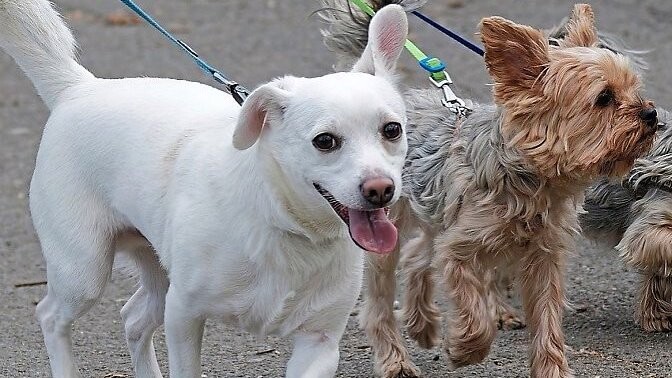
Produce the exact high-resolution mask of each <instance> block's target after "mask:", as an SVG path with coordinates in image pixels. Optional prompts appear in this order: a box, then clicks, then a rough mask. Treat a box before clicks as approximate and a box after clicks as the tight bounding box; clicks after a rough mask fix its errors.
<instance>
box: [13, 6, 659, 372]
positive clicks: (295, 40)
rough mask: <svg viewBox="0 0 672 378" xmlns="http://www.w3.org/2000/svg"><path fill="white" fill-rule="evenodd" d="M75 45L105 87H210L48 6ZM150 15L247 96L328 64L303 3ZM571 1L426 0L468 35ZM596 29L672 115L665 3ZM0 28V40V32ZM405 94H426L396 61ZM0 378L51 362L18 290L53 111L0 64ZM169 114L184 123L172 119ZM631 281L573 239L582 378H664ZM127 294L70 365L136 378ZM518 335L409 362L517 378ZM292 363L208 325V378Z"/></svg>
mask: <svg viewBox="0 0 672 378" xmlns="http://www.w3.org/2000/svg"><path fill="white" fill-rule="evenodd" d="M56 2H57V4H58V5H59V6H60V7H61V10H62V11H63V12H64V13H65V15H66V19H67V20H68V22H69V24H70V25H71V27H72V28H73V29H74V31H75V34H76V37H77V39H78V41H79V43H80V46H81V51H82V52H81V61H82V63H83V64H84V65H85V66H86V67H87V68H89V69H90V70H91V71H92V72H94V73H95V74H96V75H97V76H100V77H132V76H160V77H171V78H184V79H190V80H196V81H202V82H205V83H210V81H209V80H208V79H207V78H206V77H204V76H203V75H202V74H200V72H199V71H198V70H197V69H196V68H195V66H193V65H192V64H191V63H190V62H189V60H188V59H187V58H185V57H184V56H183V55H182V54H181V53H180V52H178V51H177V50H176V49H175V48H173V47H172V46H170V45H169V44H168V43H167V42H166V41H165V40H163V39H162V38H161V37H160V36H159V35H158V34H157V33H156V32H155V31H153V30H150V29H149V28H147V27H146V26H144V25H135V26H133V25H126V26H119V25H111V24H110V22H109V21H106V16H107V15H109V14H110V12H114V11H116V10H118V9H120V8H121V6H120V5H119V3H117V2H116V1H113V0H108V1H104V2H103V1H95V2H94V1H86V0H57V1H56ZM144 3H146V4H147V8H148V10H150V11H151V12H153V13H154V14H155V15H156V16H157V17H158V18H159V19H160V20H162V21H163V22H164V23H165V24H166V25H167V26H168V28H169V29H171V30H173V31H175V32H176V33H177V34H178V35H179V36H180V37H182V38H183V39H185V40H186V41H188V42H189V43H190V44H191V45H192V46H193V47H194V48H195V49H196V50H198V51H199V52H200V53H201V55H202V56H204V57H206V58H207V59H208V60H209V61H211V62H212V63H215V64H216V65H217V66H219V67H222V68H223V69H224V70H225V71H226V72H227V73H229V74H230V75H231V76H232V77H234V78H236V79H237V80H239V81H240V82H242V83H244V84H246V85H248V86H249V87H254V86H255V85H257V84H259V83H261V82H264V81H267V80H270V79H272V78H273V77H276V76H280V75H285V74H293V75H301V76H316V75H320V74H324V73H327V72H329V71H330V69H331V65H332V63H333V59H332V56H331V55H330V54H328V53H327V51H326V50H325V49H324V48H323V46H322V44H321V41H320V38H319V33H318V27H319V25H318V24H317V22H316V20H315V19H314V18H311V17H309V14H310V13H311V12H312V11H313V10H315V9H317V8H319V5H318V3H317V2H315V1H309V0H283V1H280V0H251V1H243V0H228V1H224V0H220V1H216V0H188V1H187V0H183V1H180V0H163V1H160V2H150V1H144ZM571 4H572V3H571V2H569V1H560V0H549V1H543V2H542V1H513V0H507V1H495V0H472V1H467V0H441V1H436V0H434V1H433V2H432V4H430V5H429V6H427V7H426V8H425V12H426V13H427V14H430V15H432V16H433V17H435V18H436V19H438V20H439V21H440V22H442V23H444V24H447V25H450V26H451V27H453V28H455V29H457V30H458V31H459V32H461V33H463V34H465V35H470V36H471V35H473V34H474V33H475V31H476V25H477V24H478V21H479V19H480V18H481V17H484V16H488V15H501V16H504V17H507V18H510V19H513V20H516V21H518V22H522V23H527V24H530V25H535V26H538V27H548V26H551V25H553V24H554V23H556V22H558V20H560V19H561V18H562V17H564V16H565V15H567V14H568V12H569V10H570V8H571ZM592 4H593V6H594V8H595V11H596V13H597V19H598V26H599V27H600V28H601V29H602V30H607V31H611V32H615V33H617V34H619V35H621V36H622V37H623V38H624V39H625V40H626V41H627V42H628V43H629V44H630V45H631V46H632V47H634V48H637V49H642V50H651V52H650V53H649V55H648V61H649V63H650V70H649V73H648V75H647V80H646V84H647V90H648V92H649V94H650V96H651V97H652V98H654V99H655V100H656V101H657V103H659V104H662V105H664V106H665V107H666V108H667V109H669V108H670V105H672V91H670V90H669V89H668V85H670V84H672V80H671V79H672V77H671V71H670V70H669V62H671V61H672V48H671V46H672V45H671V44H670V42H669V41H670V40H671V39H672V38H671V37H672V26H670V25H671V23H670V20H672V2H670V1H666V0H638V1H633V0H612V1H606V0H600V1H594V2H593V3H592ZM411 21H412V22H411V29H412V38H413V39H414V40H415V41H416V42H417V43H418V44H419V45H420V46H421V47H423V49H425V50H427V51H428V52H430V53H431V54H433V55H437V56H440V57H442V58H443V59H444V60H446V61H447V63H448V67H449V70H450V72H451V74H452V76H453V79H454V80H455V81H456V83H457V88H458V89H457V91H458V93H459V94H461V95H463V96H465V97H467V96H469V97H473V98H475V99H478V100H483V101H485V100H487V99H488V96H489V88H488V86H487V84H488V83H489V79H488V76H487V75H486V73H485V70H484V66H483V63H482V60H481V58H479V57H478V56H476V55H474V54H471V53H470V52H468V51H467V50H465V49H463V48H460V47H458V46H457V45H456V44H455V43H453V42H451V41H449V40H448V39H446V38H445V37H443V36H441V35H440V34H438V33H436V32H434V31H433V30H430V29H429V28H428V27H427V26H425V25H423V24H420V23H419V22H418V20H415V19H412V20H411ZM0 27H2V26H1V25H0ZM403 60H404V65H405V67H406V69H405V72H406V73H408V75H407V82H408V83H409V84H410V85H412V86H422V87H425V86H427V85H428V84H427V82H426V81H425V80H426V79H425V78H424V77H423V75H422V74H421V73H420V72H419V71H418V70H417V69H416V68H415V67H414V65H413V63H412V61H411V59H410V58H409V57H407V56H404V58H403ZM0 93H1V95H0V305H1V306H2V307H1V309H0V376H2V377H45V376H49V372H48V371H49V370H48V369H49V367H48V361H47V354H46V351H45V349H44V346H43V343H42V336H41V333H40V330H39V326H38V324H37V322H36V321H35V320H34V317H33V312H34V308H35V304H36V303H37V301H39V299H40V298H41V297H42V296H43V294H44V292H45V287H44V286H41V285H37V286H32V287H18V288H17V287H15V285H17V284H23V283H31V282H39V281H42V280H44V279H45V269H44V263H43V261H42V256H41V253H40V249H39V245H38V243H37V241H36V238H35V235H34V232H33V229H32V226H31V222H30V219H29V216H28V209H27V208H28V206H27V199H26V193H27V187H28V182H29V181H30V176H31V173H32V169H33V162H34V158H35V154H36V149H37V146H38V144H39V138H40V135H41V130H42V126H43V124H44V122H45V120H46V119H47V116H48V112H47V109H46V107H45V106H44V105H43V104H42V103H41V101H40V100H39V98H38V97H37V95H36V94H35V92H34V90H33V88H32V86H31V84H30V82H29V81H28V80H27V79H26V78H25V77H24V76H23V74H22V73H21V72H20V71H19V69H17V68H16V66H15V64H14V63H13V62H12V61H11V59H10V58H9V57H8V56H6V55H4V54H2V53H0ZM175 111H179V109H176V110H175ZM637 279H638V278H637V276H636V274H634V273H633V272H630V271H628V270H627V269H625V268H624V267H623V265H622V264H621V263H620V261H619V260H618V258H617V256H616V254H615V252H613V251H612V250H610V249H608V248H602V247H597V246H594V245H590V244H589V243H587V242H586V241H584V240H579V242H578V248H577V254H576V255H575V256H574V257H573V258H572V260H571V264H570V266H569V269H568V280H567V282H568V287H567V290H568V296H569V299H570V301H571V302H572V303H573V304H574V308H575V309H574V310H568V311H567V313H566V317H565V322H564V326H565V330H566V335H567V344H568V345H569V347H570V348H571V349H570V352H569V361H570V365H571V366H572V368H574V370H575V371H576V373H577V375H578V376H580V377H672V336H671V335H670V334H669V333H668V334H645V333H643V332H642V331H641V330H640V329H638V327H637V326H636V325H635V323H634V321H633V319H632V313H633V309H634V306H635V287H636V282H637ZM133 286H134V283H133V282H132V281H131V280H128V279H125V278H124V277H123V276H122V275H120V274H115V275H114V277H113V279H112V282H111V285H109V287H108V289H107V291H106V293H105V295H104V297H103V298H102V300H101V302H100V303H99V304H98V305H96V306H95V307H94V308H93V309H92V310H91V311H90V312H89V313H88V314H87V315H86V316H84V317H83V318H82V319H81V320H80V321H79V322H78V323H77V324H76V326H75V332H74V344H75V352H76V355H77V357H78V359H79V361H80V366H81V369H82V371H83V372H84V374H85V375H86V376H90V377H103V376H106V375H107V376H108V377H126V376H132V372H131V365H130V358H129V355H128V352H127V351H126V346H125V342H124V337H123V326H122V324H121V322H120V316H119V310H120V309H121V307H122V305H123V303H124V301H125V300H126V299H127V298H128V297H129V296H130V294H131V292H132V290H133ZM355 320H356V319H355V316H353V317H352V319H351V321H350V323H349V325H348V330H347V333H346V335H345V336H344V338H343V341H342V343H341V346H342V348H341V363H340V366H339V373H338V376H339V377H369V376H372V362H371V351H370V348H369V347H368V344H367V341H366V339H365V337H364V336H363V334H362V332H360V331H359V330H358V329H357V326H356V321H355ZM155 343H156V346H157V349H158V356H159V359H160V363H161V366H162V367H163V368H164V371H165V368H166V367H167V358H166V352H165V344H164V342H163V334H162V332H159V333H158V334H157V336H156V337H155ZM526 346H527V333H526V331H525V330H520V331H510V332H504V333H500V334H499V336H498V338H497V341H496V343H495V345H494V346H493V349H492V352H491V354H490V356H489V357H488V358H487V360H486V361H485V362H484V363H482V364H480V365H477V366H473V367H469V368H464V369H461V370H458V371H456V372H448V370H447V369H446V364H445V360H444V356H443V355H442V352H441V349H440V348H437V349H434V350H431V351H425V350H420V349H418V348H415V347H414V348H413V349H412V350H413V358H414V360H415V361H416V362H417V364H418V365H419V366H420V368H421V369H422V370H423V371H424V372H425V373H426V376H428V377H441V376H450V377H524V376H528V375H529V369H528V368H527V352H526ZM288 357H289V349H288V346H287V344H286V343H284V342H282V341H280V340H278V339H276V338H268V339H255V338H254V337H252V336H250V335H247V334H245V333H243V332H240V331H238V330H232V329H228V328H225V327H223V326H221V325H220V324H217V323H216V322H209V323H208V326H207V329H206V335H205V342H204V349H203V371H204V376H208V377H276V376H281V375H282V373H283V367H284V365H285V363H286V361H287V359H288Z"/></svg>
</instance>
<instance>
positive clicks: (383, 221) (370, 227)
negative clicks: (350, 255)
mask: <svg viewBox="0 0 672 378" xmlns="http://www.w3.org/2000/svg"><path fill="white" fill-rule="evenodd" d="M313 186H315V189H316V190H317V192H318V193H320V195H321V196H322V198H324V199H325V200H326V201H327V203H328V204H329V206H331V208H332V209H333V210H334V212H336V215H338V217H339V218H341V220H342V221H343V222H344V223H345V225H346V226H347V227H348V231H349V232H350V238H351V239H352V241H353V242H355V244H357V246H358V247H359V248H361V249H363V250H366V251H369V252H373V253H378V254H387V253H390V252H392V251H393V250H394V248H395V247H396V245H397V228H396V227H395V226H394V224H393V223H392V222H391V221H390V220H389V219H388V217H387V215H388V214H389V208H387V207H383V208H377V209H354V208H349V207H347V206H345V205H343V204H342V203H340V202H339V201H338V200H337V199H336V198H335V197H334V196H333V195H332V194H331V193H329V191H328V190H326V189H324V188H323V187H322V186H320V185H319V184H313Z"/></svg>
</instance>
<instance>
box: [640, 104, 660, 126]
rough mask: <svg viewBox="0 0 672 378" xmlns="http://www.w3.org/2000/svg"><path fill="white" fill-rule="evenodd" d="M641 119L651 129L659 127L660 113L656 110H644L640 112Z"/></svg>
mask: <svg viewBox="0 0 672 378" xmlns="http://www.w3.org/2000/svg"><path fill="white" fill-rule="evenodd" d="M639 118H641V119H642V121H644V122H646V125H647V126H649V127H657V126H658V112H656V108H646V109H643V110H642V111H641V112H639Z"/></svg>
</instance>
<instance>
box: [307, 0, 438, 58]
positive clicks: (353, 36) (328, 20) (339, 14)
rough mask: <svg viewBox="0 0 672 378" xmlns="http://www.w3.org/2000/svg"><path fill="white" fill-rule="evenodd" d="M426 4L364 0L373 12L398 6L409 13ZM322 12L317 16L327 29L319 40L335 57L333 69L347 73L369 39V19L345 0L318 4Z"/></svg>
mask: <svg viewBox="0 0 672 378" xmlns="http://www.w3.org/2000/svg"><path fill="white" fill-rule="evenodd" d="M426 2H427V0H367V1H366V3H368V4H370V5H371V8H372V9H373V10H374V11H376V12H377V11H378V10H380V9H381V8H383V7H385V6H386V5H390V4H397V5H401V6H402V7H403V8H404V10H405V11H407V12H410V11H412V10H414V9H417V8H419V7H421V6H422V5H424V4H425V3H426ZM322 3H323V5H324V8H323V9H322V10H320V11H318V12H317V14H318V16H319V17H320V18H321V19H322V21H324V23H325V24H327V25H328V26H327V27H326V28H325V29H322V37H323V38H322V40H323V41H324V44H325V45H326V46H327V49H329V50H330V51H331V52H334V53H336V55H337V56H338V63H337V64H336V69H338V70H349V69H350V68H352V65H353V63H354V62H355V61H356V60H357V59H359V57H360V56H361V55H362V52H363V51H364V48H365V47H366V43H367V42H368V38H369V34H368V32H369V23H370V22H371V17H370V16H368V15H366V14H365V13H364V12H363V11H361V10H360V9H359V8H357V7H356V6H355V5H353V4H352V3H351V2H350V1H348V0H322Z"/></svg>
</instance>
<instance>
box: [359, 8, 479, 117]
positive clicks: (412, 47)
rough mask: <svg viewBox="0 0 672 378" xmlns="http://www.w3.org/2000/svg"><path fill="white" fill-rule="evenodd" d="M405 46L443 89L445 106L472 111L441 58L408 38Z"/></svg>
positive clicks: (369, 11)
mask: <svg viewBox="0 0 672 378" xmlns="http://www.w3.org/2000/svg"><path fill="white" fill-rule="evenodd" d="M350 1H351V2H352V3H353V4H355V5H356V6H357V7H358V8H359V9H360V10H361V11H362V12H364V13H366V14H367V15H369V16H370V17H373V15H374V14H376V12H375V11H374V10H373V8H371V6H370V5H369V4H368V3H367V2H366V1H365V0H350ZM404 47H405V48H406V50H407V51H408V52H409V53H410V54H411V56H413V58H414V59H415V60H417V61H418V64H419V65H420V67H422V68H423V69H424V70H425V71H427V72H429V81H430V82H431V83H432V84H433V85H434V86H436V87H437V88H439V89H441V90H442V91H443V99H441V104H443V106H445V107H447V108H449V109H451V110H452V111H453V112H455V113H456V114H459V115H465V114H467V113H469V112H470V111H471V109H470V108H469V107H468V106H467V105H466V103H465V102H464V100H462V99H461V98H459V97H457V95H455V93H454V92H453V90H452V89H451V88H450V86H451V85H452V84H453V80H452V79H451V78H450V75H448V72H447V71H446V65H445V64H444V63H443V62H442V61H441V59H439V58H436V57H430V56H427V54H425V53H424V52H423V51H422V50H420V48H419V47H418V46H417V45H416V44H415V43H413V42H411V41H410V40H408V39H407V40H406V42H405V43H404Z"/></svg>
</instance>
